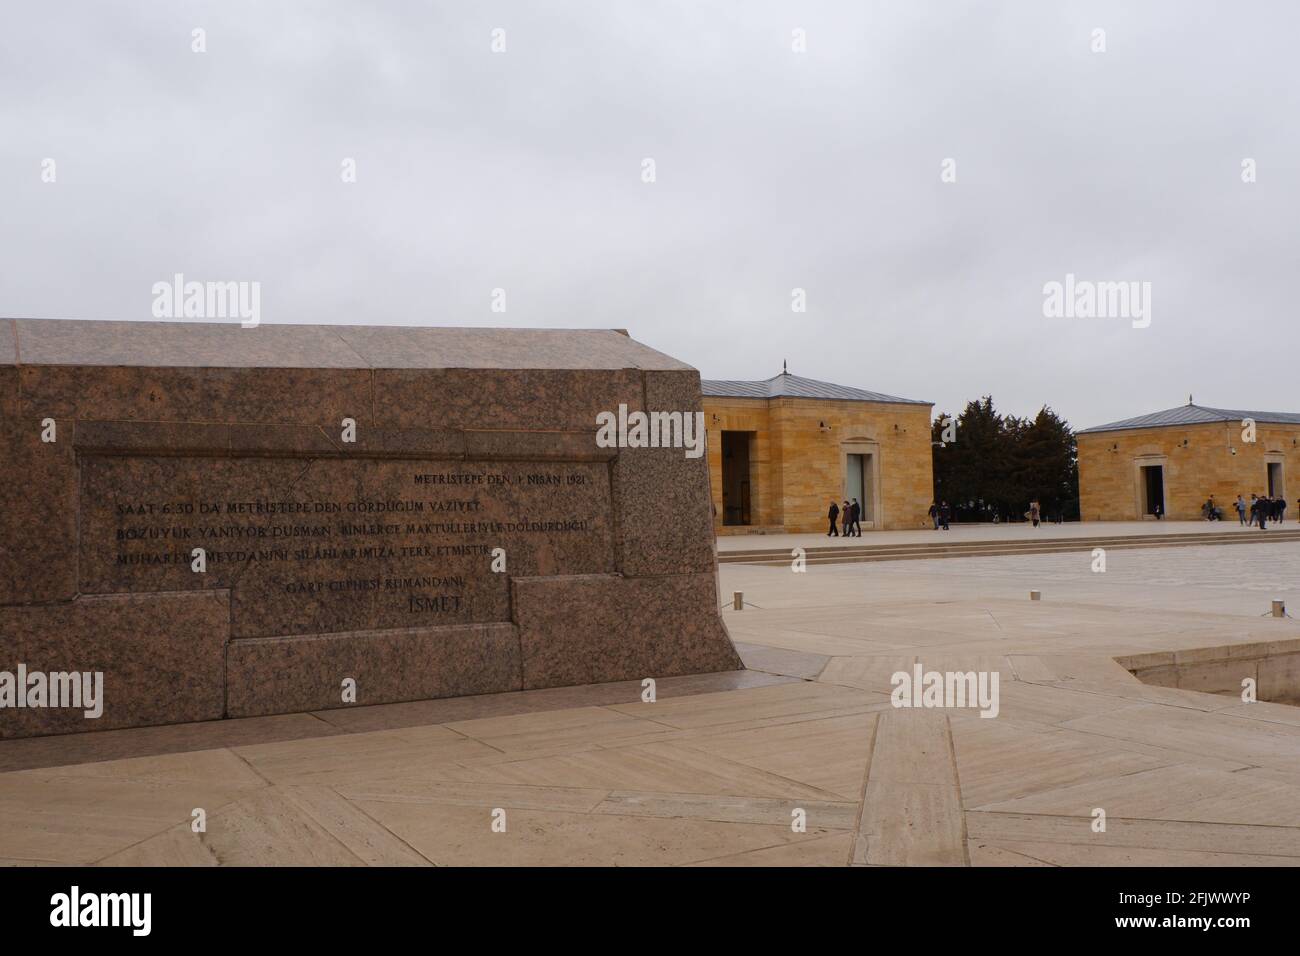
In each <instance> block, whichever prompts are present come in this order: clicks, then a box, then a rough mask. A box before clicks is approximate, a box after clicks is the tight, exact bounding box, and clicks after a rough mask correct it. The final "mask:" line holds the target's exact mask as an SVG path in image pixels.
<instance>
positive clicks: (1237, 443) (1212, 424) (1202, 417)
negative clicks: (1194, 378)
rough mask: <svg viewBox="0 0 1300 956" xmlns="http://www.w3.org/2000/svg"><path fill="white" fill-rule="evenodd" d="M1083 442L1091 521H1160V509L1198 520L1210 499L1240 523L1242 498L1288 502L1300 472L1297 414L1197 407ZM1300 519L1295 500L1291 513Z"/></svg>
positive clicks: (1085, 435)
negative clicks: (1291, 479) (1290, 481)
mask: <svg viewBox="0 0 1300 956" xmlns="http://www.w3.org/2000/svg"><path fill="white" fill-rule="evenodd" d="M1252 423H1253V426H1254V427H1253V430H1252V428H1251V427H1250V426H1251V425H1252ZM1252 431H1253V433H1252ZM1077 438H1078V445H1079V499H1080V516H1081V517H1082V519H1083V520H1084V521H1132V520H1135V519H1138V518H1147V517H1153V516H1154V514H1155V511H1156V508H1157V506H1159V507H1160V508H1161V509H1162V510H1163V512H1164V514H1165V515H1166V516H1167V517H1169V518H1173V519H1176V520H1178V519H1197V518H1200V517H1201V506H1202V505H1203V504H1204V503H1205V501H1206V499H1207V498H1209V497H1210V495H1213V496H1214V501H1215V504H1216V505H1218V506H1219V507H1221V508H1223V509H1224V512H1225V517H1229V518H1232V519H1233V520H1236V515H1235V513H1234V512H1233V510H1232V504H1233V502H1235V501H1236V498H1237V495H1242V496H1243V497H1244V498H1245V499H1246V500H1247V501H1250V496H1251V494H1256V495H1264V494H1267V495H1271V496H1283V497H1285V496H1286V495H1287V487H1288V485H1287V476H1288V474H1289V473H1290V472H1292V471H1294V470H1296V469H1298V468H1300V414H1294V413H1290V412H1249V411H1238V410H1233V409H1225V408H1206V407H1203V406H1200V405H1193V404H1191V403H1190V402H1189V403H1188V404H1187V405H1184V406H1182V407H1179V408H1171V409H1166V410H1165V411H1162V412H1154V413H1152V414H1150V415H1141V416H1139V417H1137V418H1128V419H1125V420H1123V421H1118V422H1111V423H1110V424H1108V425H1098V426H1097V427H1095V428H1086V429H1084V430H1083V431H1081V432H1079V433H1078V436H1077ZM1252 439H1253V440H1252ZM1297 474H1300V472H1297ZM1297 482H1298V483H1297V485H1296V486H1294V489H1293V490H1295V491H1296V492H1298V493H1300V479H1298V480H1297ZM1297 513H1298V512H1297V510H1296V506H1295V502H1292V510H1291V511H1290V514H1291V515H1296V514H1297Z"/></svg>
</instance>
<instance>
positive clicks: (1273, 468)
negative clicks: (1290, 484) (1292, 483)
mask: <svg viewBox="0 0 1300 956" xmlns="http://www.w3.org/2000/svg"><path fill="white" fill-rule="evenodd" d="M1268 496H1269V497H1270V498H1285V497H1286V484H1285V483H1284V482H1283V481H1282V463H1281V462H1280V461H1270V462H1269V463H1268Z"/></svg>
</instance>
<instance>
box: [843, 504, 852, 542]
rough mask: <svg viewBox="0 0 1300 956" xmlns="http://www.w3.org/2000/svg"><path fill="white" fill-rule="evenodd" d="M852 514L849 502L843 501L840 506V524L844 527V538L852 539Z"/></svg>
mask: <svg viewBox="0 0 1300 956" xmlns="http://www.w3.org/2000/svg"><path fill="white" fill-rule="evenodd" d="M852 520H853V513H852V512H851V511H850V510H849V501H848V499H847V498H846V499H844V504H842V505H840V522H841V523H842V525H843V527H844V537H846V538H851V537H853V524H852Z"/></svg>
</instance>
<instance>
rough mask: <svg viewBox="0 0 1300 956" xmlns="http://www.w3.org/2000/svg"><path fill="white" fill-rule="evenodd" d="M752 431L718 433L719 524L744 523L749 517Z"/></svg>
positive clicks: (749, 519)
mask: <svg viewBox="0 0 1300 956" xmlns="http://www.w3.org/2000/svg"><path fill="white" fill-rule="evenodd" d="M753 440H754V432H723V433H722V523H723V524H724V525H727V524H730V525H745V524H749V523H750V521H751V516H750V480H751V479H750V454H749V450H750V445H751V443H752V442H753Z"/></svg>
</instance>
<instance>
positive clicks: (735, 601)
mask: <svg viewBox="0 0 1300 956" xmlns="http://www.w3.org/2000/svg"><path fill="white" fill-rule="evenodd" d="M731 606H732V607H733V608H735V609H736V610H737V611H743V610H744V609H745V592H744V591H736V592H734V593H733V594H732V595H731Z"/></svg>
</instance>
